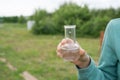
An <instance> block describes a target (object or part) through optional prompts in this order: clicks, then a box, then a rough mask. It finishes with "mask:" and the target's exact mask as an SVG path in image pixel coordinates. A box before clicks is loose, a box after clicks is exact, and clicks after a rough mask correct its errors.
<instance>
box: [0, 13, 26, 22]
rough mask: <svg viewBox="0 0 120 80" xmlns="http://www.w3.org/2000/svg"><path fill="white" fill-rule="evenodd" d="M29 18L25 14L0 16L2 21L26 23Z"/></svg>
mask: <svg viewBox="0 0 120 80" xmlns="http://www.w3.org/2000/svg"><path fill="white" fill-rule="evenodd" d="M26 21H27V18H26V17H24V16H22V15H21V16H19V17H18V16H10V17H5V16H4V17H0V23H26Z"/></svg>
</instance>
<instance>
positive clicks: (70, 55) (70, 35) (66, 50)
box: [62, 25, 79, 61]
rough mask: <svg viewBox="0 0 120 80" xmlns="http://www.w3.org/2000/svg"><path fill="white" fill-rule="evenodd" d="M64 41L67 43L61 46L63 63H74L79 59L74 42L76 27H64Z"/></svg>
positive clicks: (77, 47)
mask: <svg viewBox="0 0 120 80" xmlns="http://www.w3.org/2000/svg"><path fill="white" fill-rule="evenodd" d="M64 31H65V39H67V41H68V42H67V43H66V44H65V45H63V46H62V50H63V54H64V59H65V61H74V60H76V59H78V58H79V54H78V53H79V44H78V43H77V41H76V25H65V26H64Z"/></svg>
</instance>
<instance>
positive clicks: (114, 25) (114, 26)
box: [108, 18, 120, 29]
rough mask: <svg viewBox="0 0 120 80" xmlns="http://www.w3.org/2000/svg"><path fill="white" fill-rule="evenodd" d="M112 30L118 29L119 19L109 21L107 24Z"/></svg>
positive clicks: (119, 25)
mask: <svg viewBox="0 0 120 80" xmlns="http://www.w3.org/2000/svg"><path fill="white" fill-rule="evenodd" d="M108 25H109V26H110V27H111V28H112V29H120V18H116V19H112V20H110V22H109V24H108Z"/></svg>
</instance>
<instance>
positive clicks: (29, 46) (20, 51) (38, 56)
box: [0, 23, 99, 80]
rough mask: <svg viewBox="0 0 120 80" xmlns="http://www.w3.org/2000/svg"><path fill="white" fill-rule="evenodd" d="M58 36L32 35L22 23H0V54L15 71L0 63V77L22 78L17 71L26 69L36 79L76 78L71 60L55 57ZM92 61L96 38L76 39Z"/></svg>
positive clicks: (6, 79) (96, 55)
mask: <svg viewBox="0 0 120 80" xmlns="http://www.w3.org/2000/svg"><path fill="white" fill-rule="evenodd" d="M62 38H63V36H60V35H39V36H35V35H33V34H31V33H30V32H29V31H27V29H26V25H25V24H10V23H9V24H8V23H7V24H1V25H0V57H3V58H6V59H7V60H8V61H9V62H10V63H11V64H12V65H13V66H15V67H16V68H17V71H11V70H10V69H8V67H7V66H6V64H5V63H3V62H0V80H24V79H23V78H22V77H21V76H20V74H21V73H22V72H23V71H28V72H30V73H31V74H32V75H34V76H35V77H36V78H38V80H77V70H76V68H75V66H74V65H73V64H72V63H69V62H64V60H62V59H60V58H59V57H57V56H56V46H57V44H58V43H59V42H60V41H61V40H62ZM77 41H78V42H79V43H80V45H81V46H82V47H83V48H84V49H86V50H87V52H88V54H89V55H90V56H92V57H93V59H94V60H95V61H97V60H98V58H99V39H93V38H77Z"/></svg>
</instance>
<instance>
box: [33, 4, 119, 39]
mask: <svg viewBox="0 0 120 80" xmlns="http://www.w3.org/2000/svg"><path fill="white" fill-rule="evenodd" d="M32 16H33V18H32V19H33V20H35V21H37V22H36V24H38V25H39V26H38V25H35V26H34V27H36V28H33V29H32V30H33V31H32V32H33V33H37V34H63V33H64V25H76V26H77V30H76V31H77V36H82V37H85V36H91V37H98V36H99V33H100V31H101V30H103V31H104V30H105V28H106V25H107V23H108V22H109V21H110V20H111V19H113V18H118V17H120V8H118V9H114V8H109V9H89V8H88V7H87V5H85V6H84V7H81V6H78V5H77V4H74V3H65V4H63V5H61V6H60V8H59V9H58V10H56V11H55V12H53V13H47V12H46V11H45V10H40V9H38V10H36V12H35V13H34V14H33V15H32Z"/></svg>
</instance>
